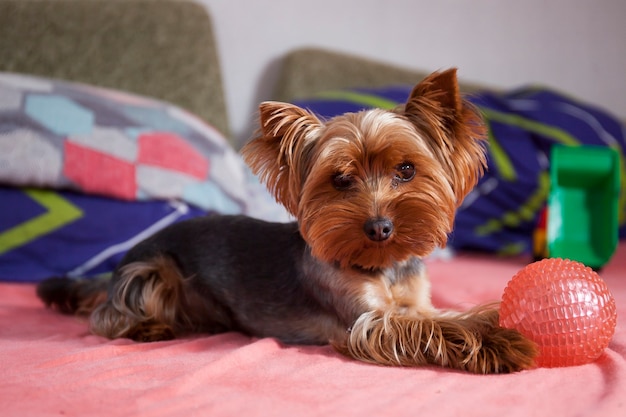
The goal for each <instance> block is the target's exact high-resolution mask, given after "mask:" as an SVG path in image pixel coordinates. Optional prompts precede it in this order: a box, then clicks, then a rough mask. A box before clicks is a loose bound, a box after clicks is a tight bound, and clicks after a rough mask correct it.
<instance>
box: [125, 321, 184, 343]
mask: <svg viewBox="0 0 626 417" xmlns="http://www.w3.org/2000/svg"><path fill="white" fill-rule="evenodd" d="M124 336H125V337H128V338H129V339H133V340H135V341H137V342H158V341H161V340H172V339H174V338H175V337H176V335H175V334H174V331H173V330H172V328H171V327H169V326H167V325H165V324H163V323H158V322H152V321H147V322H143V323H139V324H137V325H135V327H133V328H131V329H130V330H129V331H128V332H127V333H126V334H125V335H124Z"/></svg>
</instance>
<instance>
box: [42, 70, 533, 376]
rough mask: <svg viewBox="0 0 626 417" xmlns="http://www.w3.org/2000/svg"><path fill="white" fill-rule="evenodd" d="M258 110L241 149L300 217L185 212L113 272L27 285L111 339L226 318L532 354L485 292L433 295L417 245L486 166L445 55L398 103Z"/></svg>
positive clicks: (379, 354) (358, 339)
mask: <svg viewBox="0 0 626 417" xmlns="http://www.w3.org/2000/svg"><path fill="white" fill-rule="evenodd" d="M260 124H261V128H260V133H259V136H258V137H257V138H255V139H254V140H252V141H251V142H250V143H249V144H248V145H246V147H245V148H244V149H243V151H242V152H243V155H244V158H245V159H246V161H247V163H248V164H249V165H250V166H251V168H252V169H253V171H254V172H255V173H257V174H259V176H260V178H261V179H262V180H263V181H264V182H265V183H266V184H267V186H268V189H269V190H270V191H271V192H272V193H273V195H274V196H275V197H276V199H277V200H278V201H279V202H280V203H282V204H283V205H284V206H285V207H286V208H287V210H288V211H289V212H290V213H292V214H293V215H294V216H295V217H296V218H297V219H298V222H297V223H291V224H276V223H266V222H262V221H259V220H254V219H251V218H247V217H243V216H217V215H215V216H208V217H204V218H196V219H192V220H188V221H186V222H182V223H178V224H175V225H172V226H170V227H168V228H166V229H164V230H162V231H160V232H158V233H157V234H155V235H154V236H152V237H150V238H148V239H146V240H145V241H144V242H142V243H140V244H138V245H137V246H135V247H134V248H133V249H131V250H130V251H129V252H128V254H127V255H126V257H125V258H124V259H123V260H122V262H121V264H120V266H119V267H118V268H117V270H116V271H115V272H114V274H113V276H112V278H111V279H110V280H106V279H101V280H70V279H67V278H53V279H50V280H47V281H44V282H42V283H41V284H40V286H39V288H38V294H39V296H40V297H41V298H42V299H43V300H44V302H45V303H46V304H48V305H52V306H56V307H58V308H59V310H61V311H63V312H66V313H78V314H86V315H89V317H90V324H91V330H92V331H93V332H94V333H96V334H99V335H103V336H106V337H109V338H120V337H128V338H131V339H134V340H139V341H155V340H163V339H170V338H173V337H176V336H178V335H182V334H186V333H191V332H208V333H216V332H222V331H229V330H237V331H241V332H244V333H247V334H250V335H254V336H259V337H276V338H278V339H280V340H282V341H284V342H286V343H300V344H326V343H331V344H332V345H333V346H334V347H335V348H336V349H337V350H338V351H339V352H342V353H344V354H346V355H348V356H350V357H353V358H356V359H359V360H362V361H366V362H373V363H377V364H384V365H397V366H418V365H425V364H434V365H439V366H444V367H450V368H455V369H462V370H468V371H471V372H476V373H494V372H512V371H517V370H521V369H526V368H529V367H532V366H533V360H534V357H535V356H536V354H537V350H536V347H535V345H534V344H533V343H532V342H531V341H529V340H528V339H526V338H524V337H523V336H522V335H521V334H520V333H518V332H517V331H515V330H509V329H504V328H501V327H500V326H499V325H498V309H497V305H489V306H482V307H477V308H476V309H474V310H470V311H468V312H464V313H452V312H441V311H438V310H436V309H435V308H434V307H433V306H432V304H431V301H430V284H429V280H428V277H427V275H426V271H425V268H424V265H423V263H422V260H421V259H422V258H423V257H424V256H427V255H428V254H429V253H430V252H431V251H432V250H433V249H434V248H435V247H437V246H444V245H445V243H446V239H447V235H448V234H449V233H450V231H451V229H452V225H453V222H454V215H455V211H456V209H457V207H458V206H459V205H460V204H461V202H462V201H463V198H464V197H465V195H466V194H467V193H468V192H469V191H470V190H471V189H472V188H473V187H474V186H475V185H476V183H477V181H478V179H479V178H480V176H481V175H482V173H483V170H484V167H485V149H484V137H485V131H484V125H483V123H482V121H481V118H480V116H479V115H478V113H477V112H476V111H475V110H474V109H473V108H472V107H471V106H470V105H469V104H468V103H467V102H466V101H465V100H463V99H462V98H461V96H460V93H459V90H458V85H457V81H456V71H455V70H448V71H444V72H438V73H434V74H432V75H431V76H429V77H427V78H426V79H425V80H424V81H422V82H421V83H419V84H418V85H417V86H416V87H415V88H414V89H413V92H412V93H411V95H410V98H409V100H408V101H407V103H406V104H405V105H404V106H403V107H401V108H398V109H396V110H394V111H384V110H380V109H373V110H364V111H361V112H358V113H347V114H344V115H341V116H338V117H335V118H333V119H330V120H328V121H325V122H324V121H321V120H320V119H318V118H317V117H316V116H314V115H313V114H311V113H310V112H308V111H306V110H304V109H302V108H299V107H297V106H294V105H291V104H286V103H278V102H266V103H262V104H261V106H260Z"/></svg>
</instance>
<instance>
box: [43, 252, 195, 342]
mask: <svg viewBox="0 0 626 417" xmlns="http://www.w3.org/2000/svg"><path fill="white" fill-rule="evenodd" d="M184 283H185V279H184V277H183V276H182V274H181V272H180V270H179V269H178V267H177V266H176V265H175V263H174V261H173V260H172V259H171V258H169V257H167V256H156V257H154V258H153V259H150V260H148V261H145V262H132V263H129V264H126V265H124V266H123V267H121V268H120V269H119V270H118V271H116V272H115V273H114V275H113V276H112V277H107V278H102V279H81V280H73V279H70V278H51V279H48V280H46V281H43V282H42V283H41V284H40V285H39V287H38V288H37V294H38V295H39V297H40V298H41V299H42V300H43V301H44V303H45V304H46V305H48V306H52V307H54V308H56V309H58V310H59V311H61V312H63V313H68V314H80V315H88V316H89V321H90V330H91V331H92V332H93V333H95V334H97V335H100V336H105V337H108V338H110V339H116V338H122V337H128V338H130V339H133V340H139V341H155V340H167V339H172V338H174V337H175V335H176V333H177V332H179V331H181V330H183V329H186V328H189V327H190V325H191V321H192V319H191V318H190V317H189V316H188V315H187V314H186V312H185V311H186V309H185V308H184V304H185V296H184V287H183V286H184Z"/></svg>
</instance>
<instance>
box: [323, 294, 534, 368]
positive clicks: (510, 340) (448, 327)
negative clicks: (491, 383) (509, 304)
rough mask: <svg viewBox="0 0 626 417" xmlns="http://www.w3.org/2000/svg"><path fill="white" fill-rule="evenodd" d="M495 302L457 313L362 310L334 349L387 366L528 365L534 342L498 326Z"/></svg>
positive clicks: (493, 366) (514, 331)
mask: <svg viewBox="0 0 626 417" xmlns="http://www.w3.org/2000/svg"><path fill="white" fill-rule="evenodd" d="M498 320H499V311H498V309H497V308H496V307H494V306H488V307H487V306H485V307H482V308H481V307H479V308H476V309H474V310H471V311H469V312H467V313H459V314H456V315H448V314H443V315H441V316H434V317H423V318H416V317H410V316H402V315H398V314H396V313H393V312H386V313H385V312H379V311H373V312H369V313H364V314H362V315H361V316H360V317H359V318H358V319H357V321H356V322H355V323H354V325H353V327H352V329H351V332H350V334H349V335H348V337H347V340H346V341H344V343H334V346H335V348H336V349H337V350H338V351H339V352H341V353H343V354H345V355H347V356H350V357H353V358H355V359H358V360H361V361H364V362H370V363H376V364H382V365H392V366H419V365H439V366H443V367H448V368H454V369H460V370H465V371H469V372H474V373H481V374H487V373H509V372H515V371H519V370H522V369H528V368H532V367H533V366H534V359H535V357H536V356H537V354H538V350H537V346H536V345H535V344H534V343H533V342H532V341H530V340H529V339H527V338H525V337H524V336H523V335H522V334H521V333H519V332H517V331H516V330H511V329H505V328H502V327H500V326H499V325H498Z"/></svg>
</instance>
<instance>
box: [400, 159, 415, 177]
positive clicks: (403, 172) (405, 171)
mask: <svg viewBox="0 0 626 417" xmlns="http://www.w3.org/2000/svg"><path fill="white" fill-rule="evenodd" d="M414 176H415V166H413V164H411V163H409V162H403V163H401V164H400V165H398V166H397V167H396V179H397V180H398V181H402V182H406V181H411V180H412V179H413V177H414Z"/></svg>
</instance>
